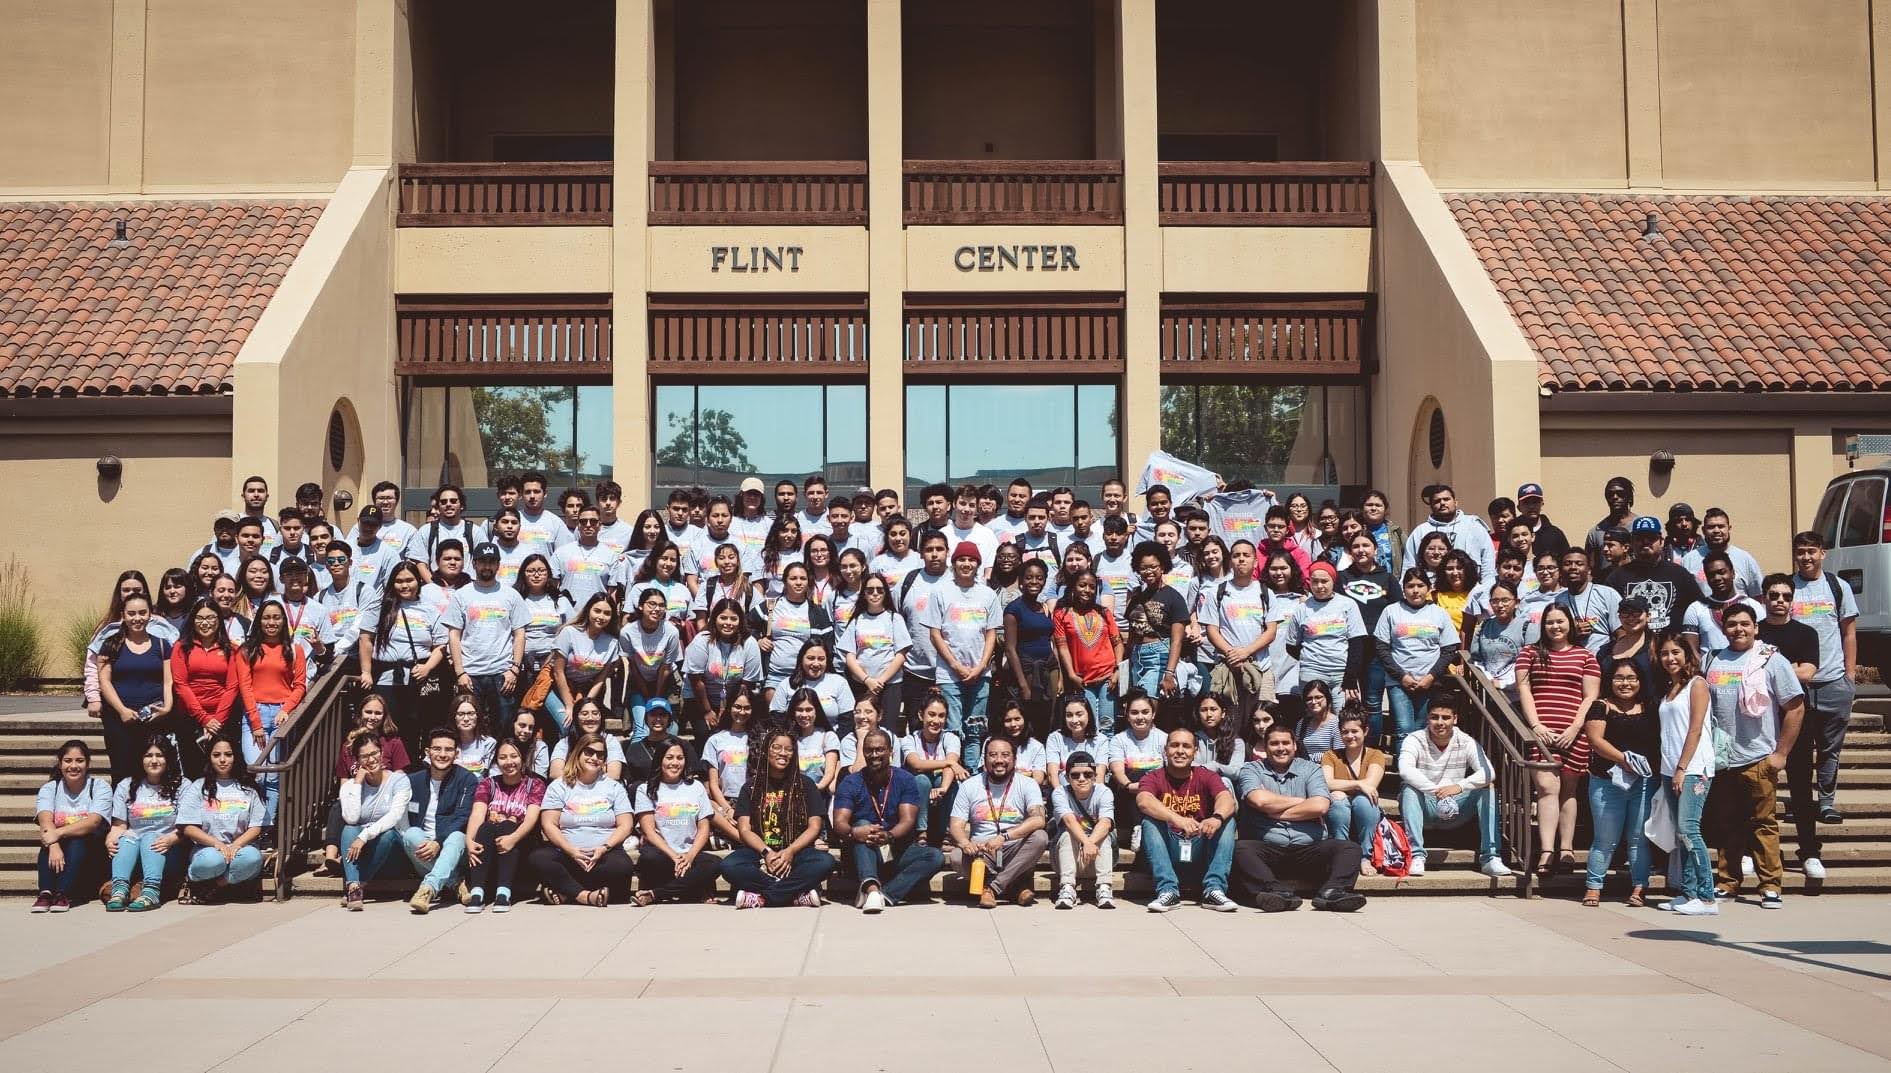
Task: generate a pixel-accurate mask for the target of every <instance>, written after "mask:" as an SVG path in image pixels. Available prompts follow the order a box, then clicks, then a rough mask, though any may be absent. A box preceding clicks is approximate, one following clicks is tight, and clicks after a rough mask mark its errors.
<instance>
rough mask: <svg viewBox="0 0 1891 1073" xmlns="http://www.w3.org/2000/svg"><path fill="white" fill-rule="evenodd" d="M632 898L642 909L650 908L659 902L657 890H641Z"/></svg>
mask: <svg viewBox="0 0 1891 1073" xmlns="http://www.w3.org/2000/svg"><path fill="white" fill-rule="evenodd" d="M630 900H631V901H633V902H635V903H636V904H637V906H638V908H640V909H648V908H650V907H651V906H653V905H655V904H657V896H656V894H655V892H653V891H647V890H640V891H638V892H637V893H635V894H633V895H631V896H630Z"/></svg>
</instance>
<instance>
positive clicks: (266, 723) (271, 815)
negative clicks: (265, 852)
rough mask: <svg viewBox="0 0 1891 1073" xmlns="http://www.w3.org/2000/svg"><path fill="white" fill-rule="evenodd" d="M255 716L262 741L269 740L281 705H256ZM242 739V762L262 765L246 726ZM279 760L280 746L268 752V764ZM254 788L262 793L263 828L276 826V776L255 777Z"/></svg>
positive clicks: (261, 757) (280, 711)
mask: <svg viewBox="0 0 1891 1073" xmlns="http://www.w3.org/2000/svg"><path fill="white" fill-rule="evenodd" d="M256 714H257V715H259V716H261V717H262V720H263V739H264V740H265V741H266V740H268V739H269V737H270V735H272V734H274V733H275V732H276V720H277V719H278V718H280V717H281V715H282V705H280V704H258V705H257V706H256ZM242 739H243V762H244V763H245V764H248V765H249V766H250V767H252V768H253V767H255V766H256V765H257V764H259V763H262V762H263V751H262V750H261V749H258V748H257V747H256V739H255V738H253V737H251V736H250V733H249V727H248V725H247V724H246V725H245V726H244V728H243V734H242ZM281 759H282V747H281V746H277V747H276V748H274V749H271V750H270V751H269V762H270V763H275V762H277V761H279V760H281ZM256 786H257V788H258V789H260V790H262V792H263V826H264V827H274V826H276V798H277V797H279V796H281V795H280V794H278V793H277V786H278V776H276V775H274V774H270V773H264V774H260V775H258V776H256Z"/></svg>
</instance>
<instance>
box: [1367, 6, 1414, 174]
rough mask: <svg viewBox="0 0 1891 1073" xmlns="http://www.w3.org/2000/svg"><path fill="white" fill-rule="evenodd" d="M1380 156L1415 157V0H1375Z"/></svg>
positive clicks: (1381, 158) (1412, 158)
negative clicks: (1376, 7) (1377, 41)
mask: <svg viewBox="0 0 1891 1073" xmlns="http://www.w3.org/2000/svg"><path fill="white" fill-rule="evenodd" d="M1378 4H1379V10H1378V21H1377V25H1376V29H1377V31H1378V38H1379V63H1378V72H1379V75H1378V91H1379V103H1378V113H1379V159H1380V160H1417V159H1418V19H1417V15H1416V13H1415V11H1414V0H1378Z"/></svg>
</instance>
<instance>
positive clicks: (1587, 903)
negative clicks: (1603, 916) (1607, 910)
mask: <svg viewBox="0 0 1891 1073" xmlns="http://www.w3.org/2000/svg"><path fill="white" fill-rule="evenodd" d="M1601 904H1602V892H1601V891H1599V890H1595V889H1593V888H1591V889H1588V890H1584V891H1583V892H1582V907H1583V908H1584V909H1594V908H1596V907H1597V906H1599V905H1601Z"/></svg>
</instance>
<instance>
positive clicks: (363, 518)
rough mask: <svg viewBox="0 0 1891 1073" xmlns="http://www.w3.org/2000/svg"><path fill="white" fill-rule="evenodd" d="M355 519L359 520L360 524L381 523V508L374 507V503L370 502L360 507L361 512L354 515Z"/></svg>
mask: <svg viewBox="0 0 1891 1073" xmlns="http://www.w3.org/2000/svg"><path fill="white" fill-rule="evenodd" d="M355 520H356V521H358V522H360V523H361V524H362V525H380V524H381V510H380V508H379V507H376V506H375V505H374V504H372V503H370V504H368V505H367V506H365V507H362V508H361V513H360V514H357V515H355Z"/></svg>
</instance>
